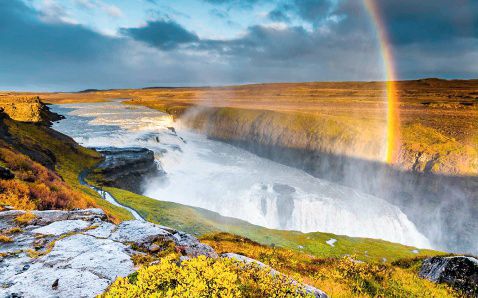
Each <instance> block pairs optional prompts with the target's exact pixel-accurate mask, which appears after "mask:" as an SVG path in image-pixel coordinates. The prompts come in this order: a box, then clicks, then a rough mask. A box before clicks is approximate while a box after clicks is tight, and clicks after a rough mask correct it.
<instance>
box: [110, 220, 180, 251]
mask: <svg viewBox="0 0 478 298" xmlns="http://www.w3.org/2000/svg"><path fill="white" fill-rule="evenodd" d="M110 239H112V240H115V241H120V242H123V243H133V242H134V243H136V244H138V245H144V244H149V243H151V242H154V241H155V240H157V239H169V240H172V235H171V233H169V232H168V231H165V230H163V229H161V227H160V226H158V225H155V224H153V223H150V222H146V221H139V220H129V221H124V222H122V223H120V224H119V225H118V227H117V229H116V230H115V231H114V232H113V233H112V234H111V237H110Z"/></svg>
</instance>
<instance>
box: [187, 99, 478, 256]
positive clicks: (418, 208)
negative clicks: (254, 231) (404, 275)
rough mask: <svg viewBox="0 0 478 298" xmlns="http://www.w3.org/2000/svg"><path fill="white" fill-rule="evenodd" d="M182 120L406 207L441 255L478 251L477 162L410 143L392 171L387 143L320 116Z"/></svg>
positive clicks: (206, 112) (224, 115) (226, 113)
mask: <svg viewBox="0 0 478 298" xmlns="http://www.w3.org/2000/svg"><path fill="white" fill-rule="evenodd" d="M179 114H180V115H181V117H180V119H181V123H182V124H184V125H186V126H187V127H191V128H194V129H196V130H198V131H199V132H201V133H204V134H206V135H207V136H208V137H210V138H212V139H216V140H220V141H224V142H227V143H230V144H233V145H236V146H239V147H241V148H244V149H247V150H249V151H251V152H253V153H255V154H257V155H259V156H262V157H266V158H269V159H272V160H274V161H277V162H280V163H282V164H286V165H289V166H293V167H296V168H300V169H303V170H305V171H306V172H308V173H310V174H311V175H313V176H316V177H319V178H323V179H327V180H330V181H334V182H338V183H341V184H343V185H346V186H350V187H353V188H355V189H359V190H361V191H364V192H367V193H371V194H373V195H376V196H378V197H381V198H384V199H386V200H388V201H390V202H392V203H394V204H396V205H398V206H399V207H400V208H401V209H402V210H403V211H404V212H405V213H406V214H407V216H408V217H409V218H410V219H411V220H412V221H414V222H415V223H416V224H417V226H418V227H419V229H420V230H421V231H422V232H423V233H424V234H425V235H426V236H428V237H429V238H430V239H435V242H436V245H437V246H438V247H440V248H443V249H452V250H455V251H457V250H458V251H464V252H471V251H477V250H478V247H477V244H476V243H477V241H476V240H477V239H476V236H474V235H476V234H477V233H478V224H477V223H476V220H475V219H474V214H476V212H477V211H478V202H477V200H476V198H477V197H478V178H477V177H476V176H473V175H469V176H465V175H463V173H469V172H471V173H475V174H476V171H477V170H476V162H477V161H476V159H474V155H473V154H463V150H450V151H447V152H445V154H444V155H441V154H442V152H438V151H435V152H433V149H434V148H433V147H430V146H427V145H426V144H418V145H417V144H414V143H412V142H408V143H407V142H405V143H403V144H402V147H401V149H400V154H399V156H400V160H399V161H398V162H397V164H399V165H400V166H389V165H387V164H384V163H382V162H379V161H377V160H374V157H376V156H380V154H381V152H380V149H381V148H382V147H383V146H381V143H382V142H383V139H380V138H376V137H375V138H374V137H373V133H372V132H365V133H364V132H363V131H360V127H353V125H351V126H348V127H347V126H345V127H344V126H341V125H340V124H339V123H336V122H335V123H334V122H333V121H329V122H327V123H324V122H323V121H322V120H321V119H319V120H317V119H316V118H314V116H313V115H304V116H301V117H298V116H296V115H290V114H286V113H279V112H274V111H261V110H243V109H235V108H190V109H189V110H186V111H182V113H179ZM407 129H412V128H407ZM416 129H417V130H419V129H421V127H418V128H416ZM464 150H465V152H466V150H474V148H466V149H464ZM444 172H446V174H445V173H444Z"/></svg>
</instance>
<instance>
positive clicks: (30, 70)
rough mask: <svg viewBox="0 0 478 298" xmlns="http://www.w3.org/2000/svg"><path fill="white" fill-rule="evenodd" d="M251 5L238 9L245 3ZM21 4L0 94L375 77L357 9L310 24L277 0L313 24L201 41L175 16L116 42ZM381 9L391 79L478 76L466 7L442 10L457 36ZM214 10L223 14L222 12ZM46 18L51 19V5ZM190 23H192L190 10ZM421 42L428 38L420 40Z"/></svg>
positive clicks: (4, 45) (318, 12)
mask: <svg viewBox="0 0 478 298" xmlns="http://www.w3.org/2000/svg"><path fill="white" fill-rule="evenodd" d="M257 1H259V0H257ZM257 1H247V2H248V3H250V4H251V5H252V4H253V3H257ZM407 1H408V0H407ZM436 1H442V2H443V1H445V0H436ZM210 2H211V1H210ZM212 2H217V1H212ZM219 2H221V3H222V4H221V3H220V4H217V5H221V6H223V5H225V6H227V5H228V3H225V0H224V1H219ZM26 3H28V2H24V1H21V0H9V1H6V2H5V3H3V4H2V5H1V6H0V15H1V16H2V18H0V57H2V59H0V89H6V88H8V89H11V88H15V89H22V90H28V89H50V90H52V89H53V90H79V89H86V88H119V87H143V86H154V85H163V86H164V85H198V84H199V85H214V84H237V83H249V82H272V81H316V80H319V81H320V80H329V81H330V80H379V79H384V76H383V75H384V72H383V65H382V61H381V55H380V51H379V50H380V48H379V45H378V42H377V35H376V32H375V29H374V27H373V23H372V22H371V20H370V19H369V18H368V15H367V11H366V10H365V9H364V7H363V5H362V4H361V2H359V1H340V2H337V4H331V5H329V6H325V7H317V8H316V9H315V10H314V11H315V13H314V14H312V15H315V16H316V17H313V16H312V15H308V14H303V13H301V11H303V10H304V9H305V7H307V6H306V5H307V1H288V2H287V3H288V4H291V5H292V4H293V5H296V6H297V5H303V8H299V7H285V6H284V5H282V6H279V4H280V3H282V4H284V3H285V2H276V4H277V6H274V7H272V8H271V10H272V9H276V8H279V10H280V11H282V12H283V13H284V14H285V15H286V16H287V17H289V18H291V19H292V18H301V20H303V21H304V22H305V23H308V24H312V23H313V24H314V25H313V26H307V25H304V24H301V23H300V22H299V23H298V22H296V20H294V21H291V22H289V23H287V22H286V20H284V19H282V20H281V21H279V20H276V21H274V22H271V21H270V20H269V21H264V20H261V22H263V23H259V24H256V25H253V26H250V27H248V28H243V30H244V31H243V34H241V35H240V36H236V37H234V38H229V39H207V38H202V39H201V38H199V37H198V36H197V35H196V34H195V33H194V32H193V31H191V30H190V29H188V28H185V27H183V26H181V25H180V24H179V23H177V22H176V21H175V20H174V18H168V17H165V16H162V17H156V19H155V20H154V21H149V22H147V23H145V24H144V25H143V26H139V27H133V28H122V29H121V35H117V36H115V37H111V36H105V35H103V34H101V33H98V32H96V31H94V30H93V29H91V28H87V27H84V26H81V25H79V24H74V23H66V22H65V21H64V20H62V19H58V18H57V19H48V18H46V17H45V16H46V15H48V14H47V13H46V12H45V11H46V9H45V8H36V9H35V8H33V7H32V6H29V5H27V4H26ZM47 3H48V1H47ZM50 3H53V4H55V3H56V4H59V3H60V2H56V1H52V2H50ZM91 3H93V4H95V5H96V4H97V3H98V2H97V1H87V0H78V1H77V4H79V5H84V8H85V9H87V8H88V7H90V9H98V8H97V7H96V6H94V7H93V6H91V5H92V4H91ZM310 3H311V2H309V3H308V5H311V4H310ZM380 3H383V4H382V5H383V6H381V7H380V10H383V12H382V13H383V14H384V16H386V18H387V19H388V20H387V21H385V24H386V26H387V28H388V30H389V32H390V35H391V37H392V38H391V39H392V42H393V43H392V45H391V46H392V47H393V51H394V54H395V57H396V65H398V69H397V70H398V73H399V75H400V78H415V77H424V76H426V77H430V76H440V77H476V76H478V69H477V64H476V63H475V61H477V60H478V50H477V49H478V38H477V36H476V32H475V31H476V30H475V29H476V27H473V26H474V25H473V26H471V25H470V24H475V23H474V22H475V21H476V18H474V17H473V16H471V17H470V15H469V14H468V17H467V13H466V9H465V10H462V9H458V8H455V7H453V8H450V12H451V13H452V14H456V15H458V16H460V19H459V20H458V21H460V22H459V24H463V25H459V27H460V26H461V27H460V29H456V28H455V27H454V23H453V22H452V20H455V19H456V18H453V17H450V16H447V15H446V14H443V15H439V14H438V13H437V14H436V15H435V16H428V17H429V18H433V19H434V22H435V24H442V25H440V26H441V28H445V27H446V26H448V25H447V24H450V25H449V26H451V27H453V30H459V31H460V32H459V33H457V32H456V31H449V30H448V29H447V30H443V32H435V31H432V28H430V29H427V30H426V32H421V31H420V30H421V29H420V30H418V31H417V32H413V28H410V26H409V25H406V24H407V20H409V22H411V23H414V24H419V23H417V22H421V21H420V20H418V15H420V14H423V13H424V8H423V7H421V6H418V7H415V8H414V9H411V8H410V10H408V13H409V14H410V15H409V17H406V13H405V11H406V8H407V7H406V6H405V7H404V8H402V9H399V7H395V6H393V4H391V3H392V2H390V0H383V1H381V2H380ZM407 3H409V2H406V4H407ZM410 3H411V2H410ZM235 5H238V4H237V3H236V4H235ZM254 5H255V4H254ZM59 7H60V8H61V6H59ZM433 7H434V9H435V10H436V9H437V8H436V7H435V6H433ZM470 7H471V6H470ZM218 9H219V10H220V11H227V10H225V9H226V7H218ZM455 10H457V11H455ZM50 11H51V12H53V11H55V9H54V6H51V7H50ZM57 11H58V14H57V16H62V15H64V14H62V13H60V12H61V11H62V10H57ZM63 11H64V10H63ZM227 12H228V13H229V16H226V15H225V17H226V18H227V19H231V16H232V15H234V14H233V13H231V11H227ZM432 12H433V11H432ZM387 14H389V15H387ZM50 15H51V16H53V15H55V14H51V13H50ZM206 15H209V14H208V13H206ZM269 15H270V14H269ZM191 17H192V18H194V17H197V16H195V15H194V12H191ZM425 17H426V16H425ZM317 20H320V21H317ZM398 20H401V21H400V22H399V21H398ZM204 21H207V19H205V20H204ZM231 21H233V19H231ZM393 24H396V25H393ZM400 24H401V25H400ZM392 25H393V26H394V27H393V28H390V26H392ZM468 25H470V26H471V27H470V26H468ZM424 26H425V25H424ZM304 27H306V28H304ZM450 30H451V29H450ZM473 30H475V31H473ZM402 34H407V35H408V36H401V35H402ZM427 34H430V35H432V36H434V37H433V38H432V37H426V36H423V35H427Z"/></svg>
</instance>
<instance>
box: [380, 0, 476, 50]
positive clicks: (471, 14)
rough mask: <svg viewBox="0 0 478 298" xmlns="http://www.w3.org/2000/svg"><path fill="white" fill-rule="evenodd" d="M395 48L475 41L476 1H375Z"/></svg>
mask: <svg viewBox="0 0 478 298" xmlns="http://www.w3.org/2000/svg"><path fill="white" fill-rule="evenodd" d="M377 4H378V9H379V11H380V14H381V15H382V18H383V20H384V21H385V24H386V27H387V29H388V31H389V34H390V38H391V41H392V42H393V43H394V44H409V43H419V42H441V41H443V40H455V39H458V38H469V37H471V38H478V1H475V0H457V1H447V0H434V1H414V0H403V1H391V0H388V1H377Z"/></svg>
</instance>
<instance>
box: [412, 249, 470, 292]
mask: <svg viewBox="0 0 478 298" xmlns="http://www.w3.org/2000/svg"><path fill="white" fill-rule="evenodd" d="M419 275H420V277H422V278H426V279H428V280H430V281H432V282H435V283H446V284H449V285H450V286H452V287H453V288H455V289H458V290H460V291H462V292H463V293H465V294H466V295H469V296H471V297H478V259H476V258H474V257H466V256H453V257H433V258H428V259H425V261H424V262H423V264H422V267H421V269H420V273H419Z"/></svg>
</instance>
